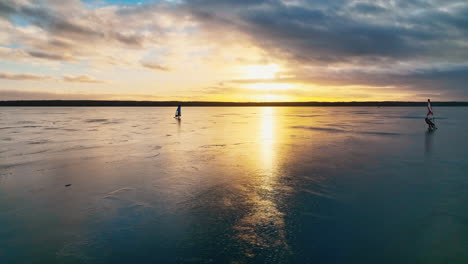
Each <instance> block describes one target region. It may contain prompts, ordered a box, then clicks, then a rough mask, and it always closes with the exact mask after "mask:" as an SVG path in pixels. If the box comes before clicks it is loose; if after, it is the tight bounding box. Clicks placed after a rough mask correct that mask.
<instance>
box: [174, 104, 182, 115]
mask: <svg viewBox="0 0 468 264" xmlns="http://www.w3.org/2000/svg"><path fill="white" fill-rule="evenodd" d="M175 116H176V117H180V116H182V110H181V106H180V105H179V106H177V110H176V112H175Z"/></svg>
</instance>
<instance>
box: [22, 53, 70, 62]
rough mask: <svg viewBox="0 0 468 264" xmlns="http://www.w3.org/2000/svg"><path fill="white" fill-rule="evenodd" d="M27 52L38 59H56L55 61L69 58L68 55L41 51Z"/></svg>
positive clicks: (68, 59)
mask: <svg viewBox="0 0 468 264" xmlns="http://www.w3.org/2000/svg"><path fill="white" fill-rule="evenodd" d="M27 54H29V55H30V56H32V57H36V58H40V59H48V60H57V61H70V60H71V58H70V57H68V56H64V55H60V54H52V53H46V52H42V51H27Z"/></svg>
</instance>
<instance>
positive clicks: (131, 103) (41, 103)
mask: <svg viewBox="0 0 468 264" xmlns="http://www.w3.org/2000/svg"><path fill="white" fill-rule="evenodd" d="M431 103H432V105H433V106H468V102H437V101H434V102H431ZM426 104H427V102H425V101H424V102H397V101H382V102H378V101H368V102H203V101H193V102H180V101H104V100H17V101H0V106H42V107H54V106H73V107H86V106H88V107H89V106H93V107H97V106H99V107H117V106H123V107H148V106H177V105H183V106H375V107H384V106H426Z"/></svg>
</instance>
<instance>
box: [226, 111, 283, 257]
mask: <svg viewBox="0 0 468 264" xmlns="http://www.w3.org/2000/svg"><path fill="white" fill-rule="evenodd" d="M261 111H262V112H261V116H260V118H261V121H260V125H259V127H258V131H259V132H258V134H257V142H258V147H259V148H258V152H257V153H258V154H257V155H258V164H256V166H257V170H256V173H255V174H254V175H251V181H250V182H249V184H248V186H247V187H246V188H244V189H243V191H244V192H245V195H246V200H247V203H248V204H249V208H250V211H249V212H248V213H247V214H246V215H245V216H244V217H243V218H242V219H241V220H240V221H239V222H238V223H237V225H236V226H235V227H234V228H235V230H237V231H238V232H239V233H238V237H239V239H241V240H242V241H244V242H245V243H247V244H249V245H250V246H249V247H246V252H245V255H246V256H247V257H254V256H255V252H254V250H253V249H255V248H256V247H260V248H277V249H278V251H277V252H279V253H278V254H279V255H278V256H277V257H280V255H282V254H285V253H287V252H289V246H288V244H287V242H286V234H285V229H284V227H285V223H284V213H282V212H281V211H280V210H279V209H278V200H279V199H280V198H279V197H278V193H279V190H278V189H277V187H278V182H277V181H278V177H279V174H278V169H277V154H278V153H277V148H278V143H277V141H276V140H277V139H276V136H277V134H276V132H277V127H276V126H277V124H276V121H277V120H276V115H275V114H276V109H274V108H272V107H265V108H262V109H261ZM252 158H254V157H252Z"/></svg>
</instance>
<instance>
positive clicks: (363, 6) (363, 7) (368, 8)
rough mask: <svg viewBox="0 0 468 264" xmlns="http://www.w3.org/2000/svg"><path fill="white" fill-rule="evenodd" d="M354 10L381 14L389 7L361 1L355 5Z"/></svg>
mask: <svg viewBox="0 0 468 264" xmlns="http://www.w3.org/2000/svg"><path fill="white" fill-rule="evenodd" d="M353 10H354V11H357V12H359V13H364V14H379V13H383V12H386V11H387V9H385V8H383V7H381V6H378V5H374V4H369V3H360V2H359V3H356V4H355V5H354V6H353Z"/></svg>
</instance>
